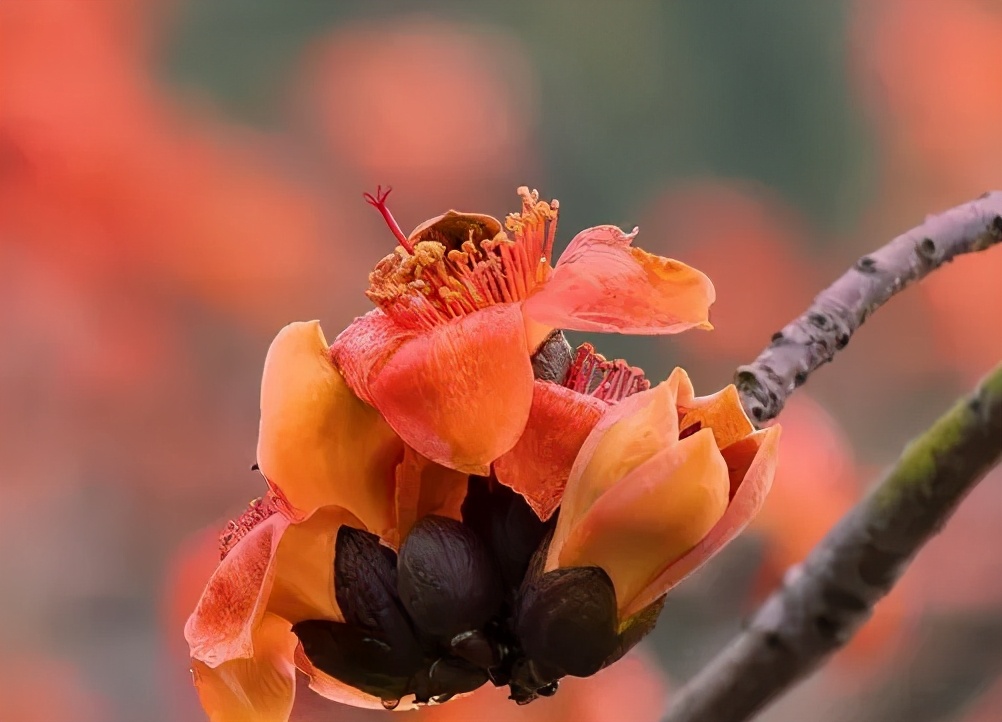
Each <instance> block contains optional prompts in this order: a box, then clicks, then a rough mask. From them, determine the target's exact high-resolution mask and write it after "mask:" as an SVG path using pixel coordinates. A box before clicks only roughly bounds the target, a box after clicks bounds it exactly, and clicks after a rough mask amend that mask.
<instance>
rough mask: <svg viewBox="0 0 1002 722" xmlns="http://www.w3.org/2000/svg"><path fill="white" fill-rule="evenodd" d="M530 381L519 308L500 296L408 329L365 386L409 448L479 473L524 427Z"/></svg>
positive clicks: (529, 397) (503, 451)
mask: <svg viewBox="0 0 1002 722" xmlns="http://www.w3.org/2000/svg"><path fill="white" fill-rule="evenodd" d="M532 381H533V379H532V364H531V363H530V361H529V353H528V350H527V348H526V339H525V329H524V326H523V323H522V314H521V310H520V309H519V307H518V306H517V305H515V304H503V305H498V306H491V307H490V308H485V309H483V310H479V311H475V312H473V313H470V314H469V315H466V316H463V317H462V318H458V319H456V320H455V321H452V322H450V323H447V324H443V325H440V326H435V327H434V328H432V329H431V330H429V331H425V332H423V333H421V334H420V335H417V336H414V337H413V338H412V339H410V340H409V341H408V342H406V343H404V344H402V345H401V346H400V347H399V348H398V349H397V352H396V353H395V354H393V357H392V358H390V359H389V360H388V361H387V362H386V363H385V365H383V367H382V369H381V370H380V371H379V372H378V374H376V375H375V376H373V377H372V380H371V383H370V384H369V393H370V394H371V397H372V401H373V403H374V404H375V406H376V408H378V409H379V411H380V412H381V413H382V414H383V416H384V417H385V418H386V420H387V421H388V422H389V424H390V426H392V427H393V429H394V430H395V431H396V432H397V433H398V434H399V435H400V437H401V438H402V439H403V440H404V441H405V442H406V443H407V444H408V445H409V446H411V447H413V448H414V450H415V451H417V452H418V453H420V454H421V455H422V456H425V457H427V458H429V459H431V460H432V461H434V462H436V463H438V464H441V465H443V466H447V467H449V468H451V469H456V470H458V471H464V472H467V473H481V474H482V473H486V470H487V465H488V464H490V463H491V462H492V461H494V460H495V459H497V458H498V457H499V456H501V454H503V453H505V452H506V451H508V450H509V449H511V448H512V447H513V446H514V445H515V442H516V441H518V437H519V436H520V435H521V433H522V429H523V428H525V422H526V420H527V419H528V418H529V407H530V405H531V404H532Z"/></svg>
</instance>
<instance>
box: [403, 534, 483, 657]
mask: <svg viewBox="0 0 1002 722" xmlns="http://www.w3.org/2000/svg"><path fill="white" fill-rule="evenodd" d="M397 589H398V590H399V593H400V599H401V601H402V602H403V606H404V608H405V609H406V610H407V612H408V614H410V616H411V619H412V620H413V621H414V623H415V625H416V626H417V628H418V629H419V630H420V631H421V632H423V633H425V634H427V635H429V636H432V637H436V638H440V639H442V640H444V641H446V642H448V641H449V640H451V639H452V638H453V637H455V636H456V635H457V634H459V633H461V632H465V631H469V630H472V629H479V628H481V627H483V626H484V625H485V624H486V623H487V621H488V620H489V619H490V618H491V617H492V616H494V614H496V613H497V611H498V609H499V608H500V606H501V602H502V590H501V580H500V577H499V575H498V571H497V567H496V564H495V562H494V559H493V557H492V556H491V553H490V551H489V550H488V549H487V546H486V545H485V544H484V542H483V541H482V540H481V539H480V537H479V536H477V534H476V533H475V532H474V531H473V530H472V529H470V528H469V527H468V526H466V525H464V524H462V523H461V522H458V521H455V520H453V519H447V518H445V517H440V516H426V517H424V518H422V519H421V520H420V521H419V522H418V523H417V524H415V525H414V528H413V529H411V532H410V534H408V536H407V538H406V539H405V540H404V543H403V545H402V546H401V547H400V556H399V559H398V565H397Z"/></svg>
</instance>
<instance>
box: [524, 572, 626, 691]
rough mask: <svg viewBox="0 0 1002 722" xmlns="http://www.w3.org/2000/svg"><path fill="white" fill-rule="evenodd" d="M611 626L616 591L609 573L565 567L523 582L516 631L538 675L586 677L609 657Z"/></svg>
mask: <svg viewBox="0 0 1002 722" xmlns="http://www.w3.org/2000/svg"><path fill="white" fill-rule="evenodd" d="M616 622H617V613H616V592H615V589H614V588H613V585H612V580H611V579H610V578H609V575H608V574H606V573H605V571H604V570H603V569H600V568H599V567H569V568H565V569H556V570H554V571H552V572H548V573H546V574H543V575H542V576H540V577H539V578H537V579H535V580H531V581H529V580H527V583H526V585H525V586H524V587H523V588H522V590H521V596H520V599H519V604H518V612H517V618H516V633H517V634H518V638H519V640H520V641H521V642H522V648H523V649H524V650H525V654H526V656H527V657H528V658H529V659H530V660H531V661H532V662H533V664H534V665H536V666H537V667H538V668H539V669H540V670H541V671H543V672H544V674H543V675H542V676H550V675H552V676H554V677H559V676H562V675H563V674H570V675H573V676H575V677H588V676H590V675H592V674H595V672H597V671H598V670H600V669H601V668H602V667H603V666H604V664H605V661H606V660H607V659H608V658H609V657H611V656H612V655H613V654H614V653H615V651H616V649H617V647H618V644H619V639H618V636H617V632H616V626H617V624H616ZM554 672H557V674H553V673H554Z"/></svg>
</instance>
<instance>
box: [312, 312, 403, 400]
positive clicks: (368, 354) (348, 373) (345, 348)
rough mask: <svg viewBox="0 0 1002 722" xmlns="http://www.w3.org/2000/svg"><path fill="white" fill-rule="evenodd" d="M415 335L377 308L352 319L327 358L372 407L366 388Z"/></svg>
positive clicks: (336, 340) (358, 394) (352, 388)
mask: <svg viewBox="0 0 1002 722" xmlns="http://www.w3.org/2000/svg"><path fill="white" fill-rule="evenodd" d="M415 335H416V332H415V331H413V330H410V329H405V328H403V327H402V326H399V325H398V324H397V323H396V322H395V321H394V320H393V319H391V318H390V317H389V316H387V315H386V314H385V313H383V312H382V311H381V310H379V309H378V308H377V309H375V310H374V311H370V312H369V313H367V314H365V315H364V316H360V317H358V318H356V319H355V320H354V321H352V322H351V324H350V325H349V326H348V328H346V329H345V330H344V331H342V332H341V333H339V334H338V336H337V338H336V339H334V343H333V344H332V345H331V349H330V350H331V357H332V358H333V360H334V363H335V364H336V365H337V367H338V370H339V371H340V372H341V375H342V376H344V380H345V382H346V383H347V384H348V386H349V387H350V388H351V390H352V391H354V392H355V395H356V396H358V398H360V399H362V400H363V401H365V402H366V403H367V404H369V405H370V406H375V403H374V402H373V399H372V394H371V392H370V389H369V386H370V384H371V383H372V379H374V378H375V377H376V376H378V375H379V372H380V371H382V369H383V366H385V365H386V362H387V361H389V360H390V358H391V357H392V356H393V354H394V353H396V351H397V349H398V348H400V346H401V344H403V343H405V342H406V341H409V340H410V339H411V338H413V337H414V336H415Z"/></svg>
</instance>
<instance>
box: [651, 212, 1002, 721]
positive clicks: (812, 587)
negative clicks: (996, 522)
mask: <svg viewBox="0 0 1002 722" xmlns="http://www.w3.org/2000/svg"><path fill="white" fill-rule="evenodd" d="M965 212H967V211H965ZM951 213H952V212H951ZM979 213H980V211H979ZM944 217H945V216H940V219H942V218H944ZM934 222H936V221H934ZM927 225H928V224H927ZM904 237H907V236H904ZM904 237H903V238H904ZM896 242H897V241H895V243H896ZM822 295H824V294H822ZM889 295H890V294H886V295H883V296H881V297H883V298H885V299H886V297H887V296H889ZM875 297H876V296H875ZM1000 457H1002V364H1000V365H999V366H997V367H996V368H995V370H994V371H992V373H991V374H990V375H989V376H988V377H987V378H986V379H985V380H983V381H982V382H981V384H980V385H979V386H978V388H977V389H976V390H975V391H974V392H973V393H972V394H971V395H970V396H969V397H968V398H966V399H963V400H961V401H959V402H958V403H957V404H956V405H955V406H954V407H953V408H952V409H950V410H949V411H948V412H947V413H946V414H945V415H944V416H942V417H941V418H940V419H939V420H938V421H936V423H935V424H934V425H933V426H932V427H931V428H930V429H929V430H928V431H926V432H925V433H924V434H922V435H921V436H920V437H919V438H918V439H916V440H914V441H913V442H911V444H909V445H908V446H907V447H906V448H905V450H904V452H903V453H902V455H901V458H900V459H899V460H898V462H897V464H896V465H895V466H894V467H893V468H892V469H891V471H890V472H889V473H888V474H887V475H886V476H885V477H884V479H883V480H882V481H881V482H880V484H879V485H878V486H877V487H876V488H875V489H874V490H873V491H872V492H871V493H870V494H869V496H867V497H866V498H865V499H864V500H863V501H861V502H860V503H859V504H858V505H857V506H856V507H854V508H853V509H852V510H851V511H850V512H849V514H847V515H846V516H845V517H843V518H842V520H841V521H840V522H839V523H838V524H837V525H836V526H835V527H834V528H833V529H832V530H831V531H830V532H829V533H828V535H827V536H826V537H825V538H824V539H823V540H822V541H821V542H820V543H819V544H818V546H817V547H815V549H814V550H813V551H812V552H811V554H810V555H809V556H808V557H807V559H806V560H805V561H804V562H803V563H802V564H800V565H799V566H796V567H793V568H792V569H790V570H789V571H788V572H787V574H786V578H785V579H784V582H783V586H782V588H781V589H779V590H778V591H776V592H774V593H773V595H772V596H771V597H770V598H769V599H768V600H766V602H765V604H764V605H763V606H762V607H761V608H760V609H759V610H758V612H757V613H756V614H755V616H754V617H753V618H752V620H751V622H750V624H749V626H748V627H747V628H746V629H745V630H744V631H743V632H742V633H741V634H740V635H739V636H738V637H737V638H736V639H735V640H734V641H733V642H732V643H731V644H730V645H729V646H728V647H727V648H726V649H724V651H723V652H721V653H720V654H719V655H718V656H717V658H716V659H714V660H713V661H712V662H710V664H709V665H708V666H707V667H705V668H704V669H703V670H702V671H701V672H700V673H699V674H697V675H696V677H695V678H693V679H692V680H691V681H690V682H688V683H687V684H686V685H685V686H684V687H683V688H682V689H681V690H680V691H679V693H678V694H677V695H676V696H675V698H674V702H673V704H672V706H671V708H670V709H669V710H668V713H667V715H666V716H665V717H664V718H663V721H662V722H742V721H743V720H747V719H749V718H750V717H752V716H753V715H754V714H755V713H756V712H758V711H760V710H761V709H762V708H763V707H764V706H765V705H766V704H767V703H768V702H769V701H770V700H772V699H773V698H775V697H776V696H777V695H779V694H780V693H781V692H782V691H784V690H785V689H786V688H787V687H789V686H790V685H792V684H793V683H794V682H795V681H796V680H798V679H799V678H801V677H803V676H804V675H806V674H807V673H808V672H810V671H811V670H813V669H814V668H816V667H817V666H818V665H819V664H820V663H821V662H822V661H823V660H824V659H825V658H826V657H828V656H829V655H830V654H832V653H833V652H834V651H835V650H837V649H838V648H839V647H841V646H842V645H843V644H845V643H846V641H848V640H849V638H850V637H851V636H852V635H853V633H854V632H855V631H856V629H858V628H859V626H860V625H862V624H863V622H865V621H866V620H867V619H868V618H869V616H870V614H871V612H872V610H873V605H874V604H876V602H877V601H878V600H879V599H880V598H881V597H883V596H884V595H885V594H887V592H888V591H889V590H890V589H891V587H892V586H893V585H894V583H895V581H896V580H897V579H898V577H899V576H900V575H901V573H902V571H903V570H904V569H905V567H906V566H907V565H908V563H909V561H910V560H911V559H912V557H913V556H914V555H915V553H916V552H917V551H918V550H919V549H920V548H921V547H922V545H923V544H925V543H926V542H927V541H928V540H929V539H930V538H931V537H932V536H933V535H934V534H936V532H938V531H939V530H940V529H941V528H942V527H943V525H944V524H945V523H946V521H947V519H949V517H950V515H951V514H952V513H953V511H954V509H956V507H957V505H958V504H959V503H960V501H961V500H962V499H963V498H964V496H965V495H966V494H967V492H969V491H970V490H971V489H972V488H973V487H974V485H975V484H977V482H978V481H979V480H980V479H981V478H982V477H983V476H984V475H985V474H986V473H987V472H988V470H989V469H991V468H992V467H993V466H994V465H995V464H997V463H998V461H999V459H1000Z"/></svg>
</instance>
